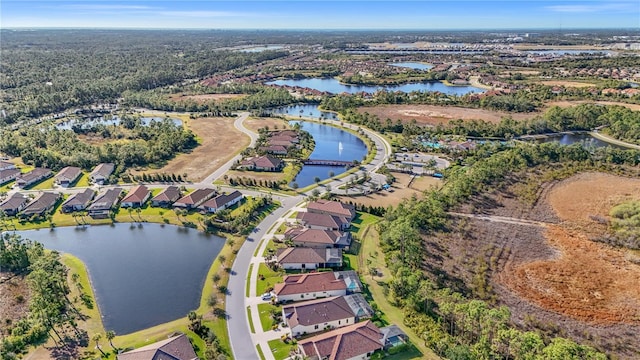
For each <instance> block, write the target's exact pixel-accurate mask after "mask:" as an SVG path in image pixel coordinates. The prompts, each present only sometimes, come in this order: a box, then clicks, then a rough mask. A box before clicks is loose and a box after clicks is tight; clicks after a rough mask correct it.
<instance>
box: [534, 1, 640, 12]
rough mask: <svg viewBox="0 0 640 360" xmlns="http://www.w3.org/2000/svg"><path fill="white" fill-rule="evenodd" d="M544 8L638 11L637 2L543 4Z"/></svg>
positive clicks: (555, 10)
mask: <svg viewBox="0 0 640 360" xmlns="http://www.w3.org/2000/svg"><path fill="white" fill-rule="evenodd" d="M545 9H547V10H551V11H554V12H561V13H594V12H604V11H609V12H611V11H618V12H621V11H634V10H635V11H638V9H639V5H638V2H633V3H631V2H626V3H623V2H618V3H604V4H580V5H551V6H545Z"/></svg>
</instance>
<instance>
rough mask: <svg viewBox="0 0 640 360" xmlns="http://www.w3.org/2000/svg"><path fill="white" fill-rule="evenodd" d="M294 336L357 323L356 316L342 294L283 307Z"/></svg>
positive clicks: (284, 315)
mask: <svg viewBox="0 0 640 360" xmlns="http://www.w3.org/2000/svg"><path fill="white" fill-rule="evenodd" d="M282 319H283V320H284V321H285V322H286V323H287V325H288V329H289V331H290V334H291V336H292V337H296V336H300V335H306V334H313V333H316V332H320V331H325V330H329V329H335V328H339V327H343V326H346V325H351V324H355V322H356V316H355V314H354V313H353V310H352V309H351V307H350V306H349V304H348V303H347V301H346V300H345V299H344V298H343V297H342V296H332V297H328V298H324V299H316V300H309V301H303V302H298V303H295V304H292V305H287V306H283V307H282Z"/></svg>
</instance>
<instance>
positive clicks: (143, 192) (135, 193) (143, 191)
mask: <svg viewBox="0 0 640 360" xmlns="http://www.w3.org/2000/svg"><path fill="white" fill-rule="evenodd" d="M148 195H149V189H147V187H146V186H144V185H138V186H136V187H134V188H133V189H131V191H129V193H128V194H127V196H125V197H124V199H122V202H123V203H125V202H137V203H141V202H142V201H143V200H144V199H146V197H147V196H148Z"/></svg>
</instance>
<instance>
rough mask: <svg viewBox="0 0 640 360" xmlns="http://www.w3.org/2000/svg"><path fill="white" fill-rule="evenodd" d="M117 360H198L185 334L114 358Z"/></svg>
mask: <svg viewBox="0 0 640 360" xmlns="http://www.w3.org/2000/svg"><path fill="white" fill-rule="evenodd" d="M116 359H117V360H198V356H197V355H196V352H195V351H194V350H193V346H192V345H191V342H190V341H189V338H188V337H187V336H186V335H185V334H180V335H177V336H173V337H171V338H169V339H166V340H162V341H158V342H155V343H153V344H149V345H147V346H143V347H141V348H138V349H134V350H130V351H126V352H123V353H120V354H118V355H117V356H116Z"/></svg>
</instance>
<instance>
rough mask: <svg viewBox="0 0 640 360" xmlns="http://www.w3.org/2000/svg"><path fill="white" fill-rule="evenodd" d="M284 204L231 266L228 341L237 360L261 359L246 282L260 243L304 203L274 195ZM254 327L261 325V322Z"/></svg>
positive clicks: (228, 297) (252, 235) (260, 227)
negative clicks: (249, 312)
mask: <svg viewBox="0 0 640 360" xmlns="http://www.w3.org/2000/svg"><path fill="white" fill-rule="evenodd" d="M274 199H277V200H278V201H280V202H281V203H282V206H281V207H280V208H278V209H277V210H275V211H274V212H272V213H271V214H269V215H268V216H267V217H266V218H265V219H264V220H263V221H262V222H261V223H260V224H258V226H257V227H256V229H255V230H254V232H253V233H251V235H249V237H248V238H247V240H246V241H245V242H244V244H243V245H242V247H241V248H240V251H239V252H238V255H237V257H236V260H235V261H234V262H233V266H232V267H231V270H232V271H231V276H230V277H229V283H228V284H227V288H228V289H229V293H228V294H227V298H226V302H225V303H226V309H225V310H226V311H227V320H228V321H227V328H228V330H229V339H230V340H231V350H232V351H233V357H234V358H235V359H241V360H250V359H259V357H258V354H257V352H256V347H255V344H253V343H252V341H251V331H250V330H249V321H248V319H247V308H246V305H245V289H246V288H245V281H246V280H247V275H248V274H249V263H250V262H251V258H252V257H253V253H254V252H255V250H256V248H257V247H258V245H259V244H260V239H262V237H263V236H265V235H266V234H267V231H268V230H269V227H271V225H272V224H274V223H275V222H276V221H277V220H278V219H279V218H280V217H282V216H283V215H284V214H285V213H286V212H287V211H289V210H291V209H292V208H294V207H295V206H296V204H298V203H299V202H301V201H302V200H303V197H302V196H295V197H286V198H285V197H280V196H277V197H276V196H274ZM254 326H260V323H257V324H255V323H254Z"/></svg>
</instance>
